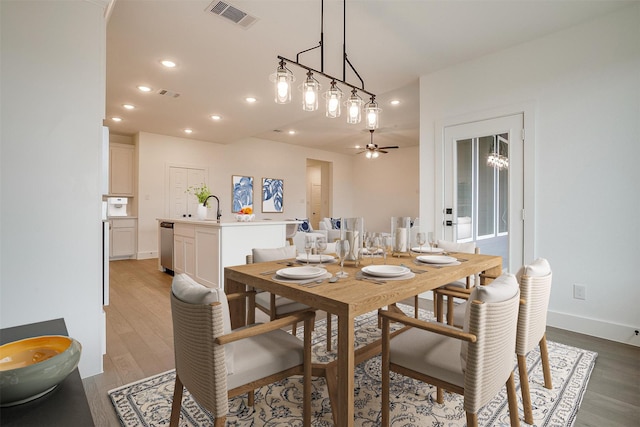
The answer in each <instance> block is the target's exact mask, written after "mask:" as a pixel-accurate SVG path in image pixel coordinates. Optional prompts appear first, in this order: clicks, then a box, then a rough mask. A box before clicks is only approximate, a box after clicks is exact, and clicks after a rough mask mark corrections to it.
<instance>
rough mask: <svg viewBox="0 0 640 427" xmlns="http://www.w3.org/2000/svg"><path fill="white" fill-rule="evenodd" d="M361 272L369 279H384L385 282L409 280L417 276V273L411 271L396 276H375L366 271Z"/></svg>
mask: <svg viewBox="0 0 640 427" xmlns="http://www.w3.org/2000/svg"><path fill="white" fill-rule="evenodd" d="M360 273H361V274H362V277H368V278H369V279H376V280H382V281H385V282H386V281H387V280H407V279H413V278H414V277H416V274H415V273H413V272H411V271H410V272H408V273H406V274H403V275H402V276H395V277H383V276H374V275H373V274H367V273H365V272H364V271H360Z"/></svg>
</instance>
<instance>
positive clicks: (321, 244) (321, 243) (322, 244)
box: [316, 236, 327, 262]
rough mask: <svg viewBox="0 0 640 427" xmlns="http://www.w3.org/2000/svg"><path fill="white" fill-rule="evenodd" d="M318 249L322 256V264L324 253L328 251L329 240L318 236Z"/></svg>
mask: <svg viewBox="0 0 640 427" xmlns="http://www.w3.org/2000/svg"><path fill="white" fill-rule="evenodd" d="M316 249H317V251H318V254H319V255H320V262H322V253H323V252H324V251H326V250H327V238H326V237H324V236H318V237H317V238H316Z"/></svg>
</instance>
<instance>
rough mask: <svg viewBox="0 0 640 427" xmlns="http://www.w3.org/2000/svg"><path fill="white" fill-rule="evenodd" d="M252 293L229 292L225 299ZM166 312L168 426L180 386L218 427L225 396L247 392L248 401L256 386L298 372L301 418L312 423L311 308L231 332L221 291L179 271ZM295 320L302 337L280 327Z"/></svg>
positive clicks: (175, 420) (176, 413)
mask: <svg viewBox="0 0 640 427" xmlns="http://www.w3.org/2000/svg"><path fill="white" fill-rule="evenodd" d="M254 294H255V293H254V292H247V293H244V294H230V295H229V298H228V299H229V300H232V299H236V298H245V297H249V298H252V297H253V296H254ZM171 315H172V319H173V341H174V352H175V364H176V381H175V390H174V395H173V404H172V407H171V421H170V425H171V426H178V424H179V421H180V412H181V407H182V394H183V387H186V388H187V390H189V392H190V393H191V395H192V396H193V398H194V399H195V400H196V401H197V402H198V403H199V404H200V405H202V406H203V407H205V408H206V409H207V410H208V411H209V412H210V413H211V414H212V415H213V417H214V425H215V426H216V427H223V426H224V425H225V422H226V416H227V413H228V411H229V403H228V399H229V398H230V397H233V396H238V395H241V394H244V393H248V397H249V402H248V404H249V405H250V406H251V405H253V391H254V389H255V388H258V387H261V386H263V385H268V384H271V383H273V382H275V381H279V380H281V379H284V378H287V377H289V376H291V375H303V401H302V402H301V406H302V418H303V424H304V426H310V425H311V332H310V330H311V325H312V324H313V319H314V316H315V314H314V313H313V312H304V313H298V314H296V315H293V316H290V317H288V318H282V319H278V320H276V321H274V322H269V323H265V324H258V325H253V326H250V327H247V328H242V329H238V330H236V331H231V329H230V320H229V308H228V305H227V296H226V295H225V293H224V291H222V290H221V289H210V288H206V287H204V286H202V285H200V284H198V283H196V282H194V281H193V280H191V279H190V278H189V277H188V276H187V275H184V274H180V275H176V276H175V277H174V281H173V284H172V290H171ZM299 321H304V322H305V336H304V341H301V340H299V339H298V338H296V337H294V336H293V335H291V334H289V333H287V332H285V331H283V330H281V329H280V328H282V327H285V326H287V325H289V324H292V323H297V322H299ZM307 331H309V332H307Z"/></svg>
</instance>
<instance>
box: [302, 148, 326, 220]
mask: <svg viewBox="0 0 640 427" xmlns="http://www.w3.org/2000/svg"><path fill="white" fill-rule="evenodd" d="M331 166H332V165H331V162H325V161H323V160H314V159H307V213H306V215H307V218H309V221H310V223H311V226H312V227H313V228H314V229H316V230H317V229H318V228H319V222H320V220H322V218H325V217H326V218H328V217H331V209H332V207H331V198H332V195H331V194H332V192H331V187H332V186H331V182H332V178H331V173H332V170H331Z"/></svg>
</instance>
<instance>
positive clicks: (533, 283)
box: [441, 258, 553, 424]
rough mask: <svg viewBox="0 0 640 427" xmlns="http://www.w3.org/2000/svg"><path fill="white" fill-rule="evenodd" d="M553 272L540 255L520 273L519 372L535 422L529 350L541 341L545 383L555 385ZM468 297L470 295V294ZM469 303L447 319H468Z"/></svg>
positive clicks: (459, 321)
mask: <svg viewBox="0 0 640 427" xmlns="http://www.w3.org/2000/svg"><path fill="white" fill-rule="evenodd" d="M552 277H553V275H552V272H551V266H550V265H549V262H548V261H547V260H546V259H544V258H538V259H536V260H535V261H534V262H532V263H531V264H529V265H525V266H523V267H522V268H520V270H519V271H518V273H517V274H516V278H517V280H518V282H519V284H520V297H521V300H522V303H521V304H520V310H519V313H518V335H517V337H516V355H517V356H518V357H517V358H518V372H519V375H520V390H521V392H522V403H523V409H524V420H525V422H527V423H528V424H533V409H532V406H531V393H530V389H529V375H528V374H527V354H529V352H530V351H531V350H533V349H534V348H535V347H536V346H537V345H540V360H541V362H542V372H543V375H544V386H545V387H546V388H548V389H549V390H550V389H551V388H552V387H553V385H552V381H551V367H550V364H549V353H548V350H547V337H546V329H547V310H548V307H549V297H550V295H551V281H552ZM441 294H442V295H445V296H448V297H449V300H451V299H452V298H451V297H452V296H453V295H455V296H456V297H457V298H464V294H462V293H461V292H460V291H450V290H449V291H442V292H441ZM467 298H468V295H467ZM464 311H465V305H464V304H458V305H456V307H455V308H454V310H453V312H454V315H453V319H450V318H449V316H448V315H447V319H448V320H447V323H448V324H450V325H458V326H460V325H462V323H463V320H464Z"/></svg>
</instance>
